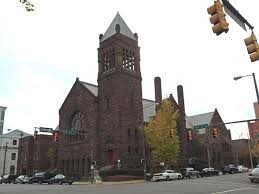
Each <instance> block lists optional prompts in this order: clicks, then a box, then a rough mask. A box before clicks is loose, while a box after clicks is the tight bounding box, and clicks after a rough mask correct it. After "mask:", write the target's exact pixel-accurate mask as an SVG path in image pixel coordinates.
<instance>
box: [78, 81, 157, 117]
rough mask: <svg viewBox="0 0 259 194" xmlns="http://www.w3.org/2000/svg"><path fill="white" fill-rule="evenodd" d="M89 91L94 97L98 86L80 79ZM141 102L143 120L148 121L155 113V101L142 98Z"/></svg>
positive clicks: (96, 94)
mask: <svg viewBox="0 0 259 194" xmlns="http://www.w3.org/2000/svg"><path fill="white" fill-rule="evenodd" d="M80 82H81V83H82V84H83V85H84V86H85V87H86V88H87V89H88V90H90V92H92V93H93V94H94V95H95V96H96V97H97V96H98V86H97V85H93V84H90V83H87V82H82V81H80ZM142 104H143V114H144V115H143V118H144V122H148V121H149V119H150V117H152V116H154V115H155V114H156V103H155V101H153V100H148V99H144V98H143V99H142Z"/></svg>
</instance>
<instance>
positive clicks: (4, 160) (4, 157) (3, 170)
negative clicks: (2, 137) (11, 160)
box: [3, 142, 8, 176]
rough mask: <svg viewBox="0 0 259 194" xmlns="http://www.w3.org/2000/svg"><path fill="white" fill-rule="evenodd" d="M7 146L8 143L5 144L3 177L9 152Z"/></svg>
mask: <svg viewBox="0 0 259 194" xmlns="http://www.w3.org/2000/svg"><path fill="white" fill-rule="evenodd" d="M7 144H8V142H6V143H5V150H4V166H3V176H4V175H5V164H6V152H7Z"/></svg>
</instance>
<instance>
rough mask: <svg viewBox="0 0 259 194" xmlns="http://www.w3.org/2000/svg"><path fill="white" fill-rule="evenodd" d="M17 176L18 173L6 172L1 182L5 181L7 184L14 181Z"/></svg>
mask: <svg viewBox="0 0 259 194" xmlns="http://www.w3.org/2000/svg"><path fill="white" fill-rule="evenodd" d="M16 178H17V176H16V175H13V174H6V175H4V176H3V177H2V179H1V181H0V184H2V183H5V184H7V183H9V184H10V183H13V182H14V180H15V179H16Z"/></svg>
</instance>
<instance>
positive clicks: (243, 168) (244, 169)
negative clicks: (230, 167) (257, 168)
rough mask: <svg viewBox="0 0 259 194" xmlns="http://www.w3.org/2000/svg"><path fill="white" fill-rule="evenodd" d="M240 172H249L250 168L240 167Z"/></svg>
mask: <svg viewBox="0 0 259 194" xmlns="http://www.w3.org/2000/svg"><path fill="white" fill-rule="evenodd" d="M237 168H238V172H248V168H247V167H245V166H244V165H238V166H237Z"/></svg>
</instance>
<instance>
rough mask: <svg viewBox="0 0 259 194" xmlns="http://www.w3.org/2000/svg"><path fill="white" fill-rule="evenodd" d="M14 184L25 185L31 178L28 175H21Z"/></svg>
mask: <svg viewBox="0 0 259 194" xmlns="http://www.w3.org/2000/svg"><path fill="white" fill-rule="evenodd" d="M13 183H14V184H17V183H21V184H25V183H29V176H28V175H20V176H18V177H17V178H16V179H15V180H14V182H13Z"/></svg>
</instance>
